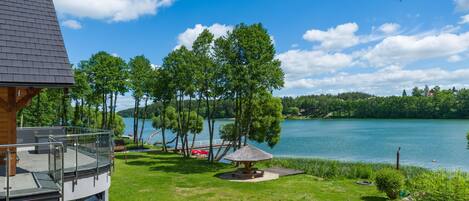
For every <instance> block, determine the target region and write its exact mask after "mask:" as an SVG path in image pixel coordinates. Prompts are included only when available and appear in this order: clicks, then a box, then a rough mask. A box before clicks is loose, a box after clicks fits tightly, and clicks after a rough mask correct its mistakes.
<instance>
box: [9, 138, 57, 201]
mask: <svg viewBox="0 0 469 201" xmlns="http://www.w3.org/2000/svg"><path fill="white" fill-rule="evenodd" d="M41 145H49V146H51V145H53V146H54V149H55V148H57V147H59V148H60V151H61V152H62V164H61V171H60V172H61V183H60V191H61V196H62V200H64V182H63V178H64V159H63V156H64V155H63V151H64V146H63V143H62V142H39V143H23V144H1V145H0V148H4V149H6V152H7V156H6V158H5V160H6V164H5V165H6V167H5V170H6V172H5V175H6V197H5V200H6V201H9V200H10V194H11V193H10V188H11V187H10V165H11V152H12V150H10V149H11V148H21V147H32V146H41ZM50 154H51V153H50V148H49V156H48V160H49V163H48V168H49V173H50ZM54 159H55V156H54ZM54 168H56V167H54ZM51 176H52V175H51Z"/></svg>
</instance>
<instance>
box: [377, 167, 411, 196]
mask: <svg viewBox="0 0 469 201" xmlns="http://www.w3.org/2000/svg"><path fill="white" fill-rule="evenodd" d="M375 182H376V187H377V188H378V190H379V191H381V192H384V193H386V195H387V196H388V197H389V198H390V199H392V200H394V199H396V198H398V197H399V192H400V190H401V189H402V187H403V186H404V175H402V173H401V172H399V171H398V170H394V169H390V168H385V169H382V170H380V171H378V172H377V173H376V177H375Z"/></svg>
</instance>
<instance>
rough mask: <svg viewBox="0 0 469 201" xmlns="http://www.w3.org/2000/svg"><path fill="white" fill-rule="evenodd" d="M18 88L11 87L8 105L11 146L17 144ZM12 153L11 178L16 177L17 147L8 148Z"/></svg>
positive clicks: (9, 140) (9, 141)
mask: <svg viewBox="0 0 469 201" xmlns="http://www.w3.org/2000/svg"><path fill="white" fill-rule="evenodd" d="M16 96H17V93H16V88H15V87H9V88H8V103H9V105H10V112H9V113H10V114H9V116H10V117H9V118H10V126H9V127H10V132H9V135H8V143H9V144H16V111H17V108H16ZM8 149H10V151H11V152H12V154H11V158H10V172H9V174H10V175H11V176H14V175H16V147H15V148H8Z"/></svg>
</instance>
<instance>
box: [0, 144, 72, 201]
mask: <svg viewBox="0 0 469 201" xmlns="http://www.w3.org/2000/svg"><path fill="white" fill-rule="evenodd" d="M37 146H42V147H48V150H47V153H45V154H41V155H32V154H31V152H32V151H33V150H34V149H35V147H37ZM63 153H64V147H63V145H62V143H60V142H44V143H28V144H4V145H0V158H1V159H2V160H1V161H0V199H4V200H10V198H13V197H14V198H24V199H26V198H27V197H28V196H34V195H40V194H50V195H51V196H56V197H61V196H62V194H63V193H62V192H63V181H64V180H63V178H64V154H63Z"/></svg>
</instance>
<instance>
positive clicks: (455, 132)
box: [125, 118, 469, 171]
mask: <svg viewBox="0 0 469 201" xmlns="http://www.w3.org/2000/svg"><path fill="white" fill-rule="evenodd" d="M132 122H133V120H132V119H131V118H125V123H126V131H125V134H129V133H131V130H132ZM229 122H230V121H229V120H218V121H217V123H216V129H215V130H217V127H219V126H220V125H222V124H226V123H229ZM205 123H207V122H205ZM206 127H207V126H206V125H205V126H204V128H206ZM468 131H469V120H407V119H405V120H389V119H334V120H332V119H331V120H285V121H284V122H283V123H282V133H281V138H280V142H279V143H278V144H277V145H276V146H275V147H274V148H273V149H271V148H269V147H268V146H266V145H262V144H261V145H259V144H256V143H254V144H256V146H258V147H260V148H261V149H263V150H265V151H267V152H270V153H272V154H274V155H275V156H289V157H304V158H325V159H336V160H342V161H364V162H385V163H395V160H396V151H397V148H398V147H401V163H402V164H404V165H417V166H422V167H427V168H432V169H438V168H446V169H452V170H454V169H463V170H465V171H469V150H468V149H467V140H466V133H467V132H468ZM151 132H154V129H153V128H151V121H150V120H147V121H146V125H145V129H144V136H147V135H149V134H150V133H151ZM144 139H146V137H144ZM160 139H161V137H160V136H158V137H157V138H156V139H154V140H153V141H155V140H158V141H160ZM167 139H172V134H170V135H169V137H167ZM205 139H208V131H207V130H204V131H203V132H202V133H201V134H200V136H198V138H197V140H205ZM433 161H436V162H433Z"/></svg>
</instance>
